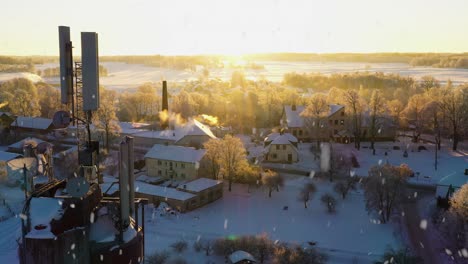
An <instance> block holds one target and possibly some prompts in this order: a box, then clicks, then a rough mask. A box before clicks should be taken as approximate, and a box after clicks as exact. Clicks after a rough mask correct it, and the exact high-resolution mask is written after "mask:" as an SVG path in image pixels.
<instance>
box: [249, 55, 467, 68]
mask: <svg viewBox="0 0 468 264" xmlns="http://www.w3.org/2000/svg"><path fill="white" fill-rule="evenodd" d="M244 58H245V59H246V60H254V61H255V60H256V61H265V60H273V61H315V62H364V63H409V64H410V65H412V66H430V67H438V68H442V67H444V68H468V53H459V54H455V53H329V54H317V53H265V54H250V55H245V56H244Z"/></svg>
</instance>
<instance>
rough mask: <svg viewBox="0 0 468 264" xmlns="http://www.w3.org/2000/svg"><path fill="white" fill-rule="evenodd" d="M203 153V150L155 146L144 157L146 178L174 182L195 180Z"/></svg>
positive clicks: (204, 151)
mask: <svg viewBox="0 0 468 264" xmlns="http://www.w3.org/2000/svg"><path fill="white" fill-rule="evenodd" d="M205 153H206V150H204V149H195V148H192V147H183V146H175V145H160V144H156V145H154V146H153V147H152V148H151V149H150V150H149V151H148V153H146V155H145V162H146V170H147V173H148V176H152V177H162V178H166V179H174V180H191V179H195V178H197V177H198V169H199V166H200V161H201V159H202V158H203V156H204V155H205Z"/></svg>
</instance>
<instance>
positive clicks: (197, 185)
mask: <svg viewBox="0 0 468 264" xmlns="http://www.w3.org/2000/svg"><path fill="white" fill-rule="evenodd" d="M222 183H223V182H222V181H217V180H213V179H208V178H199V179H196V180H193V181H190V182H187V183H185V184H182V185H179V188H178V189H180V190H187V191H190V192H201V191H203V190H206V189H208V188H211V187H213V186H216V185H218V184H222Z"/></svg>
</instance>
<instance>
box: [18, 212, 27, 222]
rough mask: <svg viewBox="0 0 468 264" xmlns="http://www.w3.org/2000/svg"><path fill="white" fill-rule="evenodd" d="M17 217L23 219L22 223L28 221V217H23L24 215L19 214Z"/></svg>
mask: <svg viewBox="0 0 468 264" xmlns="http://www.w3.org/2000/svg"><path fill="white" fill-rule="evenodd" d="M19 217H20V218H21V219H23V220H24V221H26V220H27V219H28V216H27V215H25V214H19Z"/></svg>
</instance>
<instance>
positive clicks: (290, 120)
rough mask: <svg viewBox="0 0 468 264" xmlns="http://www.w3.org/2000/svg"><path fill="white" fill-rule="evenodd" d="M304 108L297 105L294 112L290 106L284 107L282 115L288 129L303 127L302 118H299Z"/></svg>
mask: <svg viewBox="0 0 468 264" xmlns="http://www.w3.org/2000/svg"><path fill="white" fill-rule="evenodd" d="M304 109H305V107H304V106H303V105H297V106H296V110H293V109H292V106H290V105H285V106H284V113H285V114H286V122H287V126H288V127H303V126H304V118H303V117H302V116H300V114H301V113H302V111H304Z"/></svg>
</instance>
